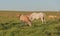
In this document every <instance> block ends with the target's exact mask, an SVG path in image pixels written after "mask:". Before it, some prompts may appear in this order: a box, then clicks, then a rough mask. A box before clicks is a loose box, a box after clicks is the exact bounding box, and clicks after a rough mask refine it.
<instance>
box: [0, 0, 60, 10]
mask: <svg viewBox="0 0 60 36" xmlns="http://www.w3.org/2000/svg"><path fill="white" fill-rule="evenodd" d="M0 10H16V11H60V0H0Z"/></svg>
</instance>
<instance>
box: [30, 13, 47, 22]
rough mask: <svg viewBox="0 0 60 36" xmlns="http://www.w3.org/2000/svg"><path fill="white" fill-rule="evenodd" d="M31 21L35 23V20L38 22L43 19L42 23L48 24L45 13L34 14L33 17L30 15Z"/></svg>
mask: <svg viewBox="0 0 60 36" xmlns="http://www.w3.org/2000/svg"><path fill="white" fill-rule="evenodd" d="M29 19H30V20H31V21H33V20H35V19H36V20H37V19H41V21H42V23H43V22H45V23H46V21H45V14H44V13H41V12H40V13H35V12H34V13H32V14H31V15H30V17H29Z"/></svg>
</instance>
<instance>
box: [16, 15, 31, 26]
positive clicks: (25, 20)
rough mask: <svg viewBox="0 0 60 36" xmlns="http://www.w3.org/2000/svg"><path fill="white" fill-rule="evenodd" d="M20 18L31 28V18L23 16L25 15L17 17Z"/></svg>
mask: <svg viewBox="0 0 60 36" xmlns="http://www.w3.org/2000/svg"><path fill="white" fill-rule="evenodd" d="M17 16H18V17H19V19H20V20H21V21H23V22H25V23H27V24H28V25H29V26H31V21H30V19H29V17H28V16H27V15H23V14H20V15H17Z"/></svg>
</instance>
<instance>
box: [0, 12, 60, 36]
mask: <svg viewBox="0 0 60 36" xmlns="http://www.w3.org/2000/svg"><path fill="white" fill-rule="evenodd" d="M16 13H22V14H28V13H27V12H26V13H24V12H0V36H60V21H59V20H48V19H47V23H46V24H42V23H41V21H40V20H35V21H33V22H32V26H31V27H29V26H27V25H24V23H22V22H21V21H20V20H19V19H18V17H17V16H16ZM46 14H47V15H49V14H53V15H59V14H60V13H59V12H55V13H54V12H46Z"/></svg>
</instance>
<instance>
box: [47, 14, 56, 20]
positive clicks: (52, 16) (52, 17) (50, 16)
mask: <svg viewBox="0 0 60 36" xmlns="http://www.w3.org/2000/svg"><path fill="white" fill-rule="evenodd" d="M56 17H57V16H55V15H49V16H48V18H49V19H55V18H56Z"/></svg>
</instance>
